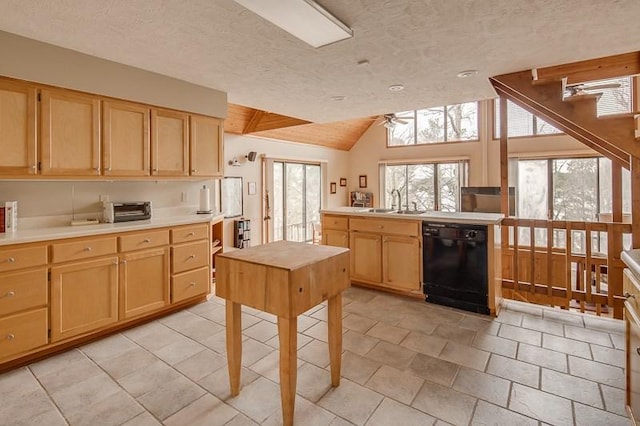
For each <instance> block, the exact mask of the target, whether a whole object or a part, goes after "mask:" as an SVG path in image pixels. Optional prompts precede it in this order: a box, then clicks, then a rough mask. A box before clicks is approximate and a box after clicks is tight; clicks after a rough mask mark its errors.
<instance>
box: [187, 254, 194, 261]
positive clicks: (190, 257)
mask: <svg viewBox="0 0 640 426" xmlns="http://www.w3.org/2000/svg"><path fill="white" fill-rule="evenodd" d="M195 258H196V255H195V254H190V255H189V257H188V258H187V260H188V259H195Z"/></svg>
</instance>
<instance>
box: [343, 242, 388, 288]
mask: <svg viewBox="0 0 640 426" xmlns="http://www.w3.org/2000/svg"><path fill="white" fill-rule="evenodd" d="M381 242H382V237H381V236H380V235H377V234H367V233H364V232H352V233H351V241H350V244H349V248H350V249H351V279H352V280H364V281H366V282H371V283H380V282H381V281H382V251H381Z"/></svg>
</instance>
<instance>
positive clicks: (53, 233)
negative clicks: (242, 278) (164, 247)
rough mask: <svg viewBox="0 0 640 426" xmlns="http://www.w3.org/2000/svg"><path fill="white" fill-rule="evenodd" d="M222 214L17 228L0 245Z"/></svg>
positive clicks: (213, 217)
mask: <svg viewBox="0 0 640 426" xmlns="http://www.w3.org/2000/svg"><path fill="white" fill-rule="evenodd" d="M223 217H224V216H223V215H222V214H195V213H193V214H182V215H175V216H164V217H159V218H153V217H152V218H151V219H148V220H138V221H132V222H120V223H99V224H96V225H82V226H71V225H66V226H50V227H49V226H43V227H35V228H29V229H24V230H21V229H18V230H17V231H16V232H12V233H4V234H0V246H4V245H9V244H20V243H31V242H36V241H47V240H58V239H62V238H72V237H86V236H91V235H102V234H110V233H114V232H127V231H138V230H142V229H152V228H161V227H165V226H176V225H188V224H191V223H205V222H214V221H218V220H222V219H223Z"/></svg>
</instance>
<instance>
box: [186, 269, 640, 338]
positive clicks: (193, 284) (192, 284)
mask: <svg viewBox="0 0 640 426" xmlns="http://www.w3.org/2000/svg"><path fill="white" fill-rule="evenodd" d="M195 286H196V283H195V282H194V281H191V282H190V283H189V287H195ZM638 350H640V348H638Z"/></svg>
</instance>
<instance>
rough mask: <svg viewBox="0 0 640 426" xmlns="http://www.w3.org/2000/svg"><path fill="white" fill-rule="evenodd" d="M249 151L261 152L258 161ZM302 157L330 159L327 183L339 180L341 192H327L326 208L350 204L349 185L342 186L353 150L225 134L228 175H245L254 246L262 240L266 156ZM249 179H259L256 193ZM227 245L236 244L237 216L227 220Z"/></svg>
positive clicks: (246, 210)
mask: <svg viewBox="0 0 640 426" xmlns="http://www.w3.org/2000/svg"><path fill="white" fill-rule="evenodd" d="M249 151H256V152H257V153H258V155H257V158H256V161H254V162H249V161H247V159H246V158H245V156H246V155H247V154H248V153H249ZM264 156H267V157H269V158H277V159H286V160H302V161H315V162H318V161H326V163H327V179H326V181H327V182H336V186H337V193H336V194H328V189H327V191H326V192H327V194H326V204H325V205H324V207H337V206H344V205H347V199H348V192H347V188H345V187H340V185H339V182H340V178H341V177H347V174H348V168H349V164H348V158H349V153H348V152H346V151H339V150H336V149H330V148H323V147H320V146H314V145H307V144H299V143H292V142H283V141H276V140H270V139H260V138H255V137H248V136H238V135H232V134H225V139H224V158H225V170H224V175H225V176H240V177H242V178H243V181H242V184H243V204H244V209H243V210H244V215H243V216H244V218H245V219H250V220H251V228H252V235H251V245H258V244H260V242H261V235H262V234H261V227H262V222H263V220H262V198H261V195H260V194H261V188H262V184H263V182H262V158H263V157H264ZM234 157H236V158H237V159H238V161H239V162H240V166H239V167H233V166H230V165H229V164H228V163H229V160H231V159H233V158H234ZM248 182H256V189H257V190H256V194H255V195H248V193H247V184H248ZM224 233H225V241H224V243H225V245H233V219H227V220H225V230H224Z"/></svg>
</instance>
